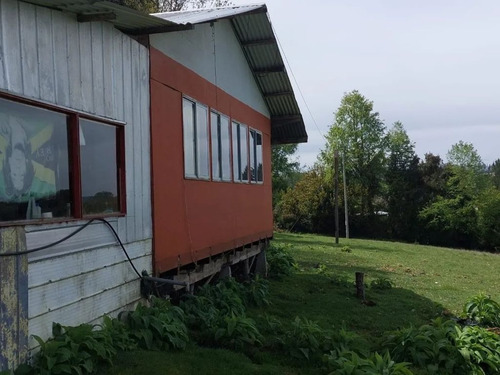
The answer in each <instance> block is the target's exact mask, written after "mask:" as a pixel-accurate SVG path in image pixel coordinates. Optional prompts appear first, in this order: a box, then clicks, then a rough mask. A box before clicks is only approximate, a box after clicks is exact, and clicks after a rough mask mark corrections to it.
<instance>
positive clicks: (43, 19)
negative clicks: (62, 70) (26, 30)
mask: <svg viewBox="0 0 500 375" xmlns="http://www.w3.org/2000/svg"><path fill="white" fill-rule="evenodd" d="M35 14H36V31H37V32H36V34H37V35H36V36H37V39H36V43H37V49H38V52H37V53H38V57H37V60H38V72H39V82H40V83H39V85H40V98H42V99H43V100H45V101H48V102H51V103H55V101H56V87H55V86H56V85H55V77H54V70H55V67H54V52H55V51H54V48H53V44H52V14H51V11H50V10H49V9H47V8H42V7H36V11H35Z"/></svg>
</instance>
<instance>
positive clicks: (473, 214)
mask: <svg viewBox="0 0 500 375" xmlns="http://www.w3.org/2000/svg"><path fill="white" fill-rule="evenodd" d="M447 159H448V165H447V169H448V170H449V177H448V179H447V181H446V187H445V192H444V194H443V195H442V196H437V197H436V199H435V200H434V201H432V202H431V203H430V204H429V205H427V206H426V207H425V208H424V209H423V210H422V211H421V213H420V217H421V218H422V219H423V220H424V222H425V224H426V226H427V227H428V228H429V229H431V230H438V231H440V232H441V233H442V235H441V236H440V238H441V239H442V240H445V241H446V242H448V243H446V244H450V242H451V244H452V245H453V246H464V247H471V246H475V245H477V244H478V243H479V242H480V241H479V234H478V210H479V208H478V207H479V203H480V202H479V201H480V198H479V197H480V196H481V194H482V193H483V192H484V191H486V189H488V188H489V187H490V186H491V185H490V184H489V179H488V177H487V175H486V170H485V166H484V163H483V162H482V160H481V157H480V156H479V153H478V152H477V150H476V149H475V148H474V146H473V145H472V144H471V143H466V142H462V141H460V142H458V143H456V144H454V145H453V146H452V147H451V149H450V151H449V152H448V154H447Z"/></svg>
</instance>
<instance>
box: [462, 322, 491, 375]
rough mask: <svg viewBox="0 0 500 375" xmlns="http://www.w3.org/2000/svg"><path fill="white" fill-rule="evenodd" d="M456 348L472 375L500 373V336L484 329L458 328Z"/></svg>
mask: <svg viewBox="0 0 500 375" xmlns="http://www.w3.org/2000/svg"><path fill="white" fill-rule="evenodd" d="M455 343H456V346H457V348H458V350H459V351H460V353H461V354H462V356H463V357H464V359H465V360H466V361H467V363H468V364H469V367H470V373H471V374H483V375H484V374H488V375H490V374H491V375H493V374H499V373H500V336H499V335H497V334H495V333H493V332H490V331H488V330H487V329H485V328H483V327H477V326H476V327H470V326H469V327H464V328H463V329H460V328H459V327H457V337H456V339H455Z"/></svg>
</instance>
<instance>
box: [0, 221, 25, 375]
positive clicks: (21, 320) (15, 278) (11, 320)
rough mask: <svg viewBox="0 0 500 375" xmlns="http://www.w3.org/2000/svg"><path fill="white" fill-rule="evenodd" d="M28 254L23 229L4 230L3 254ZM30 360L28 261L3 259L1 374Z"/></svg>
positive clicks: (0, 277) (1, 238) (0, 266)
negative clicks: (25, 252) (28, 358)
mask: <svg viewBox="0 0 500 375" xmlns="http://www.w3.org/2000/svg"><path fill="white" fill-rule="evenodd" d="M24 250H26V235H25V232H24V228H23V227H9V228H0V253H10V252H19V251H24ZM27 356H28V257H27V255H21V256H8V257H0V371H2V370H6V369H15V368H16V367H17V366H19V365H20V364H21V363H25V362H26V360H27Z"/></svg>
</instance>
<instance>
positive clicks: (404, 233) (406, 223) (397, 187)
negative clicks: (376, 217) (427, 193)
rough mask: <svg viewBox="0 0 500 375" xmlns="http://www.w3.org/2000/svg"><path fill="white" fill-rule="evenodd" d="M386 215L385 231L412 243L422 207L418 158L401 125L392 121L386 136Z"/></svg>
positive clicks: (416, 231) (393, 236)
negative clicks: (387, 151)
mask: <svg viewBox="0 0 500 375" xmlns="http://www.w3.org/2000/svg"><path fill="white" fill-rule="evenodd" d="M387 145H388V150H389V153H388V156H387V171H386V185H387V195H386V196H387V212H388V223H387V224H388V231H389V235H390V236H391V237H392V238H397V239H403V240H407V241H408V240H415V239H416V238H417V234H418V212H419V211H420V208H421V207H420V205H421V204H422V189H421V178H420V173H419V169H418V164H419V158H418V156H417V155H416V154H415V150H414V147H415V146H414V143H413V142H411V141H410V137H409V136H408V134H407V133H406V130H405V129H404V127H403V124H402V123H401V122H395V123H394V125H393V127H392V128H391V129H390V130H389V131H388V133H387Z"/></svg>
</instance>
